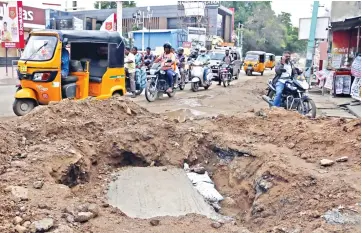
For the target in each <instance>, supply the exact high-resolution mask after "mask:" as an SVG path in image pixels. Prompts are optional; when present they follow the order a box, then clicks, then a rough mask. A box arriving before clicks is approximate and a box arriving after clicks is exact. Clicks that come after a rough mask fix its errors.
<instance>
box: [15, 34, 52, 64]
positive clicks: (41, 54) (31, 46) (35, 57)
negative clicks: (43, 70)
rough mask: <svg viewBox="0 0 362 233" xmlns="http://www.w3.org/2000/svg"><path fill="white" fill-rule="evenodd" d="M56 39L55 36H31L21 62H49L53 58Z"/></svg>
mask: <svg viewBox="0 0 362 233" xmlns="http://www.w3.org/2000/svg"><path fill="white" fill-rule="evenodd" d="M57 43H58V39H57V37H55V36H31V37H30V38H29V41H28V42H27V44H26V47H25V49H24V52H23V54H22V56H21V58H20V59H21V60H29V61H49V60H50V59H52V58H53V55H54V51H55V47H56V46H57Z"/></svg>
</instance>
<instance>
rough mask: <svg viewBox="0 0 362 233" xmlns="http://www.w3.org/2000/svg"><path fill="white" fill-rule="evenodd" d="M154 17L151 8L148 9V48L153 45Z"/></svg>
mask: <svg viewBox="0 0 362 233" xmlns="http://www.w3.org/2000/svg"><path fill="white" fill-rule="evenodd" d="M152 15H153V10H152V11H151V8H150V7H149V6H148V7H147V18H148V47H150V46H151V45H150V44H151V18H152Z"/></svg>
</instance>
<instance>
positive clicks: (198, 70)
mask: <svg viewBox="0 0 362 233" xmlns="http://www.w3.org/2000/svg"><path fill="white" fill-rule="evenodd" d="M206 65H208V64H202V63H201V62H199V61H194V62H193V63H192V68H191V90H192V91H194V92H197V91H198V90H199V87H203V88H204V89H205V90H207V89H209V87H210V86H211V84H212V78H213V75H212V72H211V69H208V72H207V74H206V81H204V66H206Z"/></svg>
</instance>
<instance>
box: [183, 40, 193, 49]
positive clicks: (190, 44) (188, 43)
mask: <svg viewBox="0 0 362 233" xmlns="http://www.w3.org/2000/svg"><path fill="white" fill-rule="evenodd" d="M182 47H184V48H188V49H189V48H191V47H192V42H187V41H185V42H183V43H182Z"/></svg>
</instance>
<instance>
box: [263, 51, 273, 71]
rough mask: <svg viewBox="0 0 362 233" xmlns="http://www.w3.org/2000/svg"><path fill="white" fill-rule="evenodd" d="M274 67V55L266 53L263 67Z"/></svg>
mask: <svg viewBox="0 0 362 233" xmlns="http://www.w3.org/2000/svg"><path fill="white" fill-rule="evenodd" d="M274 67H275V55H274V54H272V53H266V59H265V68H270V69H271V70H272V69H273V68H274Z"/></svg>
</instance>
